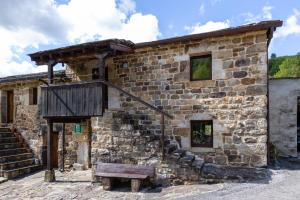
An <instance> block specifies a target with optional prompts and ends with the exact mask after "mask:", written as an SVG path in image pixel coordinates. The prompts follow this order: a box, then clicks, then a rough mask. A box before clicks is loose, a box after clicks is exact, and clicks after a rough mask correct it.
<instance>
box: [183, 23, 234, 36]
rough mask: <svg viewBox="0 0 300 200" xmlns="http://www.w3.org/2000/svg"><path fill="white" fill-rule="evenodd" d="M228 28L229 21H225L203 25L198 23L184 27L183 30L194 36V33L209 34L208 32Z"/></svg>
mask: <svg viewBox="0 0 300 200" xmlns="http://www.w3.org/2000/svg"><path fill="white" fill-rule="evenodd" d="M229 27H230V22H229V20H226V21H223V22H214V21H209V22H207V23H206V24H203V25H201V24H200V23H198V24H196V25H194V26H186V27H184V29H185V30H187V31H188V32H189V33H191V34H194V33H204V32H210V31H215V30H219V29H224V28H229Z"/></svg>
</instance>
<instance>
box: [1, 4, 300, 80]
mask: <svg viewBox="0 0 300 200" xmlns="http://www.w3.org/2000/svg"><path fill="white" fill-rule="evenodd" d="M277 19H279V20H283V21H284V25H283V27H282V28H279V29H277V31H276V32H275V34H274V38H273V40H272V43H271V45H270V47H269V52H270V54H271V53H275V54H276V55H277V56H282V55H294V54H297V53H298V52H300V0H284V1H283V0H22V1H21V0H1V1H0V52H1V53H0V77H4V76H10V75H17V74H26V73H36V72H42V71H47V67H46V66H36V65H35V64H34V63H33V62H31V61H30V58H29V57H28V56H27V54H29V53H34V52H37V51H41V50H47V49H52V48H58V47H63V46H66V45H73V44H78V43H82V42H88V41H95V40H102V39H108V38H120V39H129V40H131V41H133V42H145V41H152V40H157V39H163V38H169V37H174V36H180V35H187V34H193V33H201V32H209V31H213V30H218V29H223V28H228V27H235V26H240V25H244V24H248V23H254V22H259V21H263V20H277ZM60 68H61V67H60V66H58V67H57V68H56V69H60Z"/></svg>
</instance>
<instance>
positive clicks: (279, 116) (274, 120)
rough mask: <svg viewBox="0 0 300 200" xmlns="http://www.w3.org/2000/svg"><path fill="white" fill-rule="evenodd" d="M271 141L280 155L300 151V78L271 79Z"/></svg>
mask: <svg viewBox="0 0 300 200" xmlns="http://www.w3.org/2000/svg"><path fill="white" fill-rule="evenodd" d="M269 87H270V111H269V112H270V141H271V143H272V144H273V145H274V146H275V148H276V150H277V151H278V155H279V156H284V157H297V156H299V154H298V152H299V151H300V146H299V144H300V79H299V78H280V79H271V80H270V84H269Z"/></svg>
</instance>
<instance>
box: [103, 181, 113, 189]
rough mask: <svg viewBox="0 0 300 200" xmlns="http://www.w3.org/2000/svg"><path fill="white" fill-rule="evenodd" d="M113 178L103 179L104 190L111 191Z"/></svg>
mask: <svg viewBox="0 0 300 200" xmlns="http://www.w3.org/2000/svg"><path fill="white" fill-rule="evenodd" d="M111 182H112V180H111V178H102V185H103V190H108V191H109V190H111Z"/></svg>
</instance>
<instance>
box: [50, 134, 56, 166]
mask: <svg viewBox="0 0 300 200" xmlns="http://www.w3.org/2000/svg"><path fill="white" fill-rule="evenodd" d="M51 137H52V147H51V162H52V167H53V168H58V132H53V134H52V136H51Z"/></svg>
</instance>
